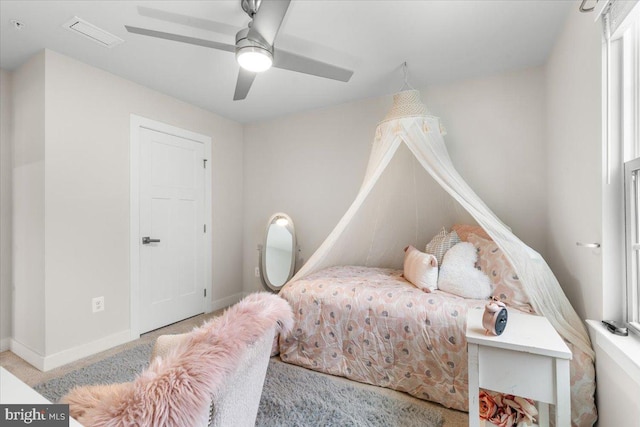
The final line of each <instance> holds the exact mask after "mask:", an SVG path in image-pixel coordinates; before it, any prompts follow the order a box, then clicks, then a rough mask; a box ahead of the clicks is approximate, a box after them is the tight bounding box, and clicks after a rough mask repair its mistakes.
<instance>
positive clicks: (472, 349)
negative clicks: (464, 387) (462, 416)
mask: <svg viewBox="0 0 640 427" xmlns="http://www.w3.org/2000/svg"><path fill="white" fill-rule="evenodd" d="M467 349H468V352H469V427H480V401H479V393H480V383H479V381H480V377H479V372H478V369H479V366H478V345H477V344H468V346H467Z"/></svg>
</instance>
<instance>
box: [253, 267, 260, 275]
mask: <svg viewBox="0 0 640 427" xmlns="http://www.w3.org/2000/svg"><path fill="white" fill-rule="evenodd" d="M254 274H255V275H256V277H260V269H259V268H258V267H256V271H255V273H254Z"/></svg>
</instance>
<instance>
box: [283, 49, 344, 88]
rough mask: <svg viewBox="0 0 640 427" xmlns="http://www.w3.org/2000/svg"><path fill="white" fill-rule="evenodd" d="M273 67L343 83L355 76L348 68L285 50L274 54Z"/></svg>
mask: <svg viewBox="0 0 640 427" xmlns="http://www.w3.org/2000/svg"><path fill="white" fill-rule="evenodd" d="M273 66H274V67H277V68H282V69H285V70H291V71H297V72H299V73H305V74H311V75H313V76H318V77H324V78H327V79H333V80H339V81H341V82H348V81H349V79H351V76H352V75H353V71H351V70H347V69H346V68H342V67H337V66H335V65H331V64H327V63H326V62H322V61H317V60H315V59H311V58H307V57H305V56H301V55H296V54H295V53H291V52H287V51H283V50H276V51H275V52H274V53H273Z"/></svg>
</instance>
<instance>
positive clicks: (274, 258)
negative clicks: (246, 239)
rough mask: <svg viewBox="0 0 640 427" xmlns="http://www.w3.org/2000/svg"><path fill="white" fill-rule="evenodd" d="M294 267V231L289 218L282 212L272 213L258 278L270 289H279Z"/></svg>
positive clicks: (261, 255)
mask: <svg viewBox="0 0 640 427" xmlns="http://www.w3.org/2000/svg"><path fill="white" fill-rule="evenodd" d="M295 267H296V232H295V228H294V226H293V221H292V220H291V218H290V217H289V216H288V215H287V214H284V213H277V214H275V215H273V216H272V217H271V218H270V219H269V222H268V223H267V231H266V233H265V236H264V243H263V245H262V250H261V254H260V278H261V279H262V284H263V285H264V286H265V287H266V288H267V289H269V290H271V291H275V292H277V291H279V290H280V288H282V286H284V284H285V283H287V282H288V281H289V279H291V277H293V273H294V271H295Z"/></svg>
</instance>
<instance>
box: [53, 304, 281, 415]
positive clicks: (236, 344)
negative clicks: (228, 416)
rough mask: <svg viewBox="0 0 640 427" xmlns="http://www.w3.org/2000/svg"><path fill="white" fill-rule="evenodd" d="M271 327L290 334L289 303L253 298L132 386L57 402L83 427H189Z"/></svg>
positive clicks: (76, 393) (87, 390) (86, 390)
mask: <svg viewBox="0 0 640 427" xmlns="http://www.w3.org/2000/svg"><path fill="white" fill-rule="evenodd" d="M274 326H276V332H278V331H282V332H288V331H289V330H291V328H292V326H293V313H292V311H291V307H290V306H289V303H287V302H286V301H285V300H284V299H282V298H280V297H279V296H277V295H274V294H270V293H266V292H261V293H255V294H251V295H249V296H248V297H246V298H245V299H244V300H242V301H240V302H239V303H238V304H236V305H234V306H233V307H231V308H229V309H228V310H226V311H225V312H224V314H222V315H221V316H219V317H217V318H214V319H212V320H210V321H209V322H207V323H205V324H203V325H202V326H201V327H199V328H196V329H194V330H193V331H192V332H191V333H190V334H189V339H186V340H185V341H184V342H182V343H181V344H180V345H179V346H176V348H175V349H174V350H172V351H171V352H170V353H169V354H167V355H166V356H165V357H164V358H160V357H158V358H156V359H155V360H154V361H152V363H151V365H150V366H149V368H147V370H146V371H144V372H143V373H142V374H141V375H140V376H139V377H138V378H136V379H135V380H134V381H133V382H131V383H124V384H112V385H106V386H90V387H76V388H74V389H73V390H71V391H70V392H69V394H67V395H66V396H64V397H63V398H62V399H61V400H60V402H61V403H68V404H69V410H70V415H71V416H72V417H74V418H76V419H77V420H78V421H79V422H80V423H81V424H83V425H85V426H87V427H90V426H105V427H106V426H109V427H111V426H113V427H115V426H122V427H124V426H176V427H191V426H193V425H195V423H196V420H197V418H198V415H199V414H201V413H202V411H203V410H205V408H207V407H208V405H209V403H210V402H211V396H212V395H216V394H217V392H218V390H220V388H221V386H222V385H223V384H224V381H225V378H226V377H227V376H228V375H229V374H230V373H232V372H233V371H234V370H235V369H236V368H237V366H238V363H239V360H240V358H241V355H242V353H243V351H244V350H245V349H246V348H247V346H248V345H249V344H251V343H253V342H255V341H257V340H258V339H259V338H260V337H262V336H263V335H264V334H265V333H266V332H267V331H268V330H269V329H271V328H272V327H274Z"/></svg>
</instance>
